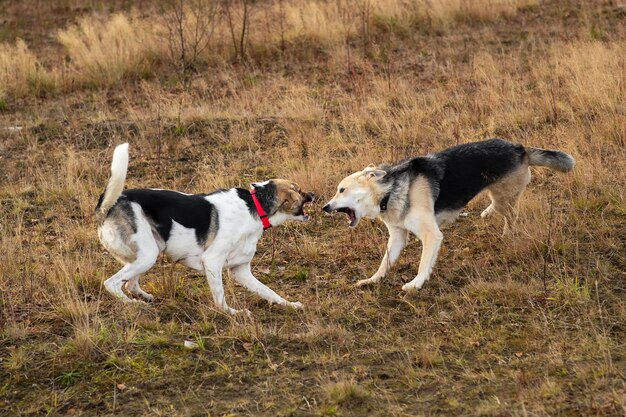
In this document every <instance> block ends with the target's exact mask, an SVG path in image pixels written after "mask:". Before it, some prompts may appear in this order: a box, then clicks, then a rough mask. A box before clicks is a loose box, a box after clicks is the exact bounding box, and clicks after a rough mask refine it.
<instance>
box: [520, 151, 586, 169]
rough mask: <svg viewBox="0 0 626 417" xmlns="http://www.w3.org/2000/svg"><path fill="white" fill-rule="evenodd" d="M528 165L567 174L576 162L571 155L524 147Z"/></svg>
mask: <svg viewBox="0 0 626 417" xmlns="http://www.w3.org/2000/svg"><path fill="white" fill-rule="evenodd" d="M526 152H527V153H528V158H529V163H530V165H540V166H544V167H548V168H551V169H554V170H557V171H561V172H568V171H571V170H572V168H574V165H575V164H576V161H575V160H574V158H572V156H571V155H569V154H566V153H565V152H561V151H549V150H547V149H539V148H531V147H526Z"/></svg>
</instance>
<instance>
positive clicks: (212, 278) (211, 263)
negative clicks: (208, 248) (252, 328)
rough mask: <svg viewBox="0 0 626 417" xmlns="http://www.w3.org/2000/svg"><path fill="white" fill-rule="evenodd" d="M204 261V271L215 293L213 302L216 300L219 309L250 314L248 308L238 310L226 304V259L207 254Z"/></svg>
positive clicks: (212, 292)
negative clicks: (224, 277) (224, 267)
mask: <svg viewBox="0 0 626 417" xmlns="http://www.w3.org/2000/svg"><path fill="white" fill-rule="evenodd" d="M202 263H203V265H204V271H205V273H206V277H207V281H208V282H209V287H210V288H211V295H213V302H215V305H216V306H217V307H218V308H219V309H221V310H224V311H225V312H227V313H229V314H232V315H235V314H237V313H241V312H244V313H246V314H247V315H250V312H249V311H248V310H243V311H242V310H236V309H234V308H231V307H229V306H228V304H226V299H225V297H224V284H223V282H222V266H223V265H224V261H223V260H222V259H213V258H211V257H210V256H206V255H205V256H204V257H203V259H202Z"/></svg>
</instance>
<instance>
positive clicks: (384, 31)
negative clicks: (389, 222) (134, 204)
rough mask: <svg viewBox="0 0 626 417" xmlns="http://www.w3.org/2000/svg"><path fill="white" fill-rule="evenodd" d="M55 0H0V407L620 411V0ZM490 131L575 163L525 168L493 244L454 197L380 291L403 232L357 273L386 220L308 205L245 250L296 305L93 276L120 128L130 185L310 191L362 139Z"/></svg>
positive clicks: (350, 160)
mask: <svg viewBox="0 0 626 417" xmlns="http://www.w3.org/2000/svg"><path fill="white" fill-rule="evenodd" d="M31 3H32V4H31ZM51 3H53V2H50V3H48V2H40V3H37V7H35V6H33V5H34V4H35V2H30V1H28V2H16V3H15V4H11V5H8V6H7V8H6V15H7V18H8V21H9V23H10V24H9V25H8V26H7V28H9V29H2V30H1V31H0V41H1V42H2V43H1V44H0V178H1V181H0V244H1V247H2V251H1V252H0V325H1V327H0V410H2V413H0V414H7V415H41V414H48V415H98V416H102V415H181V416H182V415H206V414H209V415H218V416H221V415H267V416H277V415H280V416H288V415H291V416H300V415H302V416H319V415H344V416H350V415H353V416H362V415H381V416H389V415H392V416H413V415H519V416H523V415H538V416H544V415H545V416H547V415H623V413H624V410H625V409H626V400H625V398H626V397H625V395H626V390H625V387H624V369H625V365H626V362H625V359H626V358H625V356H624V355H625V350H624V342H623V341H624V340H625V337H626V333H625V327H624V323H625V319H626V303H625V300H626V298H625V297H624V295H625V286H624V278H625V276H624V270H625V269H626V258H625V255H624V253H625V248H624V243H625V242H624V236H625V235H626V223H625V222H624V215H625V214H626V201H625V196H624V190H625V189H626V188H625V186H626V173H625V172H624V171H625V169H626V168H625V167H626V164H625V163H624V162H625V161H626V158H625V156H626V155H625V153H626V151H625V149H626V123H624V120H625V116H626V91H625V89H626V78H625V71H624V68H625V66H626V62H625V58H624V57H626V33H625V31H624V27H626V25H624V17H625V16H626V14H625V13H624V9H623V7H620V6H619V5H616V4H613V3H612V2H608V1H606V2H605V1H597V2H564V1H545V2H544V1H499V0H493V1H491V0H480V1H479V0H476V1H472V2H461V1H441V2H421V1H417V2H404V1H396V0H384V1H376V2H374V1H371V2H370V1H360V0H359V1H357V0H354V1H350V0H341V1H333V2H323V1H315V0H306V1H305V0H301V1H296V0H292V1H287V0H284V1H283V0H277V1H274V2H259V1H256V2H246V1H244V0H242V1H233V2H210V1H208V0H194V1H191V2H173V3H169V5H168V6H167V7H174V9H171V8H170V9H168V8H167V7H166V8H158V9H156V8H153V7H152V6H150V5H148V4H146V3H145V2H144V3H137V4H133V3H132V2H128V1H122V0H120V1H114V2H98V1H89V2H82V1H73V2H67V3H65V6H59V5H56V6H54V5H51ZM26 4H31V6H33V7H30V8H29V7H26ZM246 5H247V6H246ZM208 7H212V8H210V9H206V8H208ZM246 7H247V9H246ZM200 9H202V10H210V11H211V12H210V13H209V14H203V16H204V17H203V19H199V18H200V16H198V15H197V14H196V15H194V10H200ZM168 13H170V14H168ZM229 13H230V23H229V21H228V19H229V17H228V14H229ZM246 15H247V17H245V29H244V16H246ZM168 19H169V20H168ZM34 21H37V22H38V24H37V25H34V24H33V22H34ZM168 22H169V23H168ZM168 28H169V30H168ZM233 34H234V36H233ZM18 38H19V39H23V40H19V39H18ZM183 49H184V50H185V52H184V53H183V52H182V51H183ZM491 136H503V137H506V138H509V139H511V140H514V141H517V142H520V143H523V144H529V145H532V146H541V147H548V148H558V149H562V150H565V151H567V152H569V153H571V154H573V155H574V157H575V158H576V159H577V165H576V168H575V170H574V172H573V173H571V174H569V175H558V174H554V173H551V172H548V171H545V170H541V169H536V170H533V177H534V178H533V180H532V183H531V186H530V187H529V189H528V191H527V192H526V194H525V196H524V197H523V199H522V215H521V218H520V225H519V230H518V233H517V236H516V238H515V239H514V240H513V241H503V240H502V239H501V238H500V230H501V220H500V219H497V218H496V219H493V220H489V221H483V220H481V219H480V217H479V216H478V214H479V213H480V212H481V211H482V209H484V206H485V205H486V201H485V199H479V200H478V201H476V202H473V203H472V204H471V205H470V206H469V208H468V213H469V215H468V216H467V217H462V218H461V219H460V221H459V222H458V223H457V224H455V225H454V226H452V227H451V228H449V229H448V230H447V231H446V233H445V240H444V245H443V249H442V253H441V256H440V259H439V263H438V266H437V268H436V270H435V273H434V275H433V277H432V278H431V280H430V281H429V282H428V283H427V284H426V285H425V287H424V288H423V289H422V290H421V291H420V292H419V293H417V294H414V295H408V296H407V295H404V294H402V293H401V292H400V290H399V288H400V286H401V285H402V283H403V282H406V281H407V280H409V279H410V278H412V277H413V276H414V275H415V273H416V271H417V259H418V255H419V250H420V245H419V243H418V242H414V241H412V242H411V243H410V244H409V245H408V247H407V249H406V250H405V253H404V254H403V256H402V257H401V259H400V261H399V263H398V266H397V267H396V268H395V269H394V270H393V272H392V273H391V274H390V275H389V277H388V278H387V279H386V280H385V281H384V282H383V283H382V284H381V285H379V286H376V287H373V288H371V289H366V290H357V289H355V288H354V287H353V284H354V283H355V282H356V280H357V279H361V278H364V277H367V276H368V274H371V273H372V272H373V271H374V270H375V269H376V267H377V264H378V262H379V261H380V258H381V256H382V252H383V251H384V245H385V240H386V234H385V230H383V229H384V227H382V225H381V224H379V223H376V222H364V223H363V224H361V225H360V226H359V228H358V229H357V230H348V229H347V226H346V225H345V219H344V218H342V217H341V216H335V217H328V216H325V215H322V214H321V212H320V211H318V210H315V211H314V213H313V214H314V217H315V219H314V221H313V222H312V223H310V224H308V225H290V226H286V227H284V228H281V229H277V230H272V231H270V232H269V233H268V234H267V235H266V236H264V237H263V239H262V241H261V245H260V246H259V250H258V257H257V258H255V261H254V269H255V273H256V275H258V276H259V277H260V278H261V279H262V280H263V281H265V282H269V283H271V286H272V287H273V288H275V289H277V290H279V291H280V292H281V293H284V294H286V295H288V296H289V298H291V299H293V300H298V301H302V302H303V303H305V306H306V310H305V311H304V312H289V311H283V310H281V309H275V308H269V307H268V306H267V305H266V304H265V303H263V302H261V301H259V300H258V299H257V298H255V297H254V296H252V295H250V294H249V293H247V292H246V291H245V290H242V289H240V288H239V287H237V286H236V285H234V284H233V283H232V282H231V280H230V279H228V277H227V278H226V286H227V292H228V294H227V297H229V299H230V300H232V301H233V302H235V301H236V302H237V305H235V307H243V306H245V307H247V308H250V309H251V310H252V312H253V314H254V317H255V318H254V320H242V319H231V318H228V317H225V316H223V315H222V314H220V313H218V312H217V311H216V310H215V309H214V308H213V306H212V304H211V301H210V300H211V298H210V294H209V289H208V285H207V284H206V281H205V279H204V278H203V277H201V276H198V275H195V274H193V273H192V272H191V271H190V270H187V269H185V268H184V267H181V266H176V265H172V264H170V263H168V262H167V261H166V260H164V261H162V262H161V263H160V265H159V266H158V267H156V268H154V269H153V270H152V271H150V273H149V274H147V276H145V277H144V278H143V282H145V286H146V287H147V288H149V290H150V292H152V293H153V294H154V295H155V296H156V299H157V301H156V302H155V303H154V304H153V305H149V306H121V305H119V304H118V303H117V302H116V301H115V300H113V299H111V297H109V296H108V295H107V294H106V293H105V292H104V291H103V289H102V286H101V285H102V282H103V281H104V279H106V278H107V277H108V276H109V275H111V274H112V273H113V272H114V271H115V270H116V268H117V265H116V263H115V261H114V260H113V259H112V258H111V257H110V256H108V255H107V254H106V253H105V252H104V250H103V249H102V247H101V246H100V245H99V243H98V242H97V237H96V233H95V225H94V222H93V208H94V206H95V203H96V201H97V198H98V195H99V194H100V192H101V191H102V187H103V186H104V184H105V182H106V178H107V175H108V163H109V161H110V157H111V150H112V145H115V144H117V143H119V142H121V141H130V143H131V164H130V170H129V179H128V187H138V186H152V187H166V188H172V189H178V190H181V191H187V192H205V191H210V190H213V189H215V188H219V187H230V186H243V187H246V186H247V185H248V184H249V183H250V182H252V181H254V180H259V179H265V178H269V177H273V176H281V177H287V178H292V179H294V180H296V181H298V182H299V183H300V184H301V185H302V186H303V187H305V188H307V189H312V190H314V191H316V193H317V194H318V195H319V196H320V199H321V200H324V199H327V198H328V197H330V195H332V193H333V191H334V186H335V185H336V183H337V180H338V179H340V178H342V177H343V176H344V175H345V174H346V173H348V172H351V171H353V170H356V169H360V168H362V167H363V166H366V165H368V164H369V163H372V162H381V161H391V160H397V159H400V158H404V157H407V156H411V155H416V154H423V153H427V152H431V151H434V150H437V149H441V148H443V147H445V146H450V145H453V144H455V143H459V142H465V141H470V140H478V139H483V138H486V137H491ZM184 341H191V342H193V343H195V344H196V345H197V347H195V348H194V349H193V350H189V349H186V348H184V347H183V343H184Z"/></svg>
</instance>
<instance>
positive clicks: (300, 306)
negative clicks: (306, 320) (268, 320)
mask: <svg viewBox="0 0 626 417" xmlns="http://www.w3.org/2000/svg"><path fill="white" fill-rule="evenodd" d="M287 305H288V306H289V307H292V308H295V309H296V310H302V309H304V304H302V303H301V302H299V301H294V302H288V303H287Z"/></svg>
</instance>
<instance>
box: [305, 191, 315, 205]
mask: <svg viewBox="0 0 626 417" xmlns="http://www.w3.org/2000/svg"><path fill="white" fill-rule="evenodd" d="M306 201H309V202H311V203H313V202H314V201H315V194H314V193H308V194H307V195H306Z"/></svg>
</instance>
